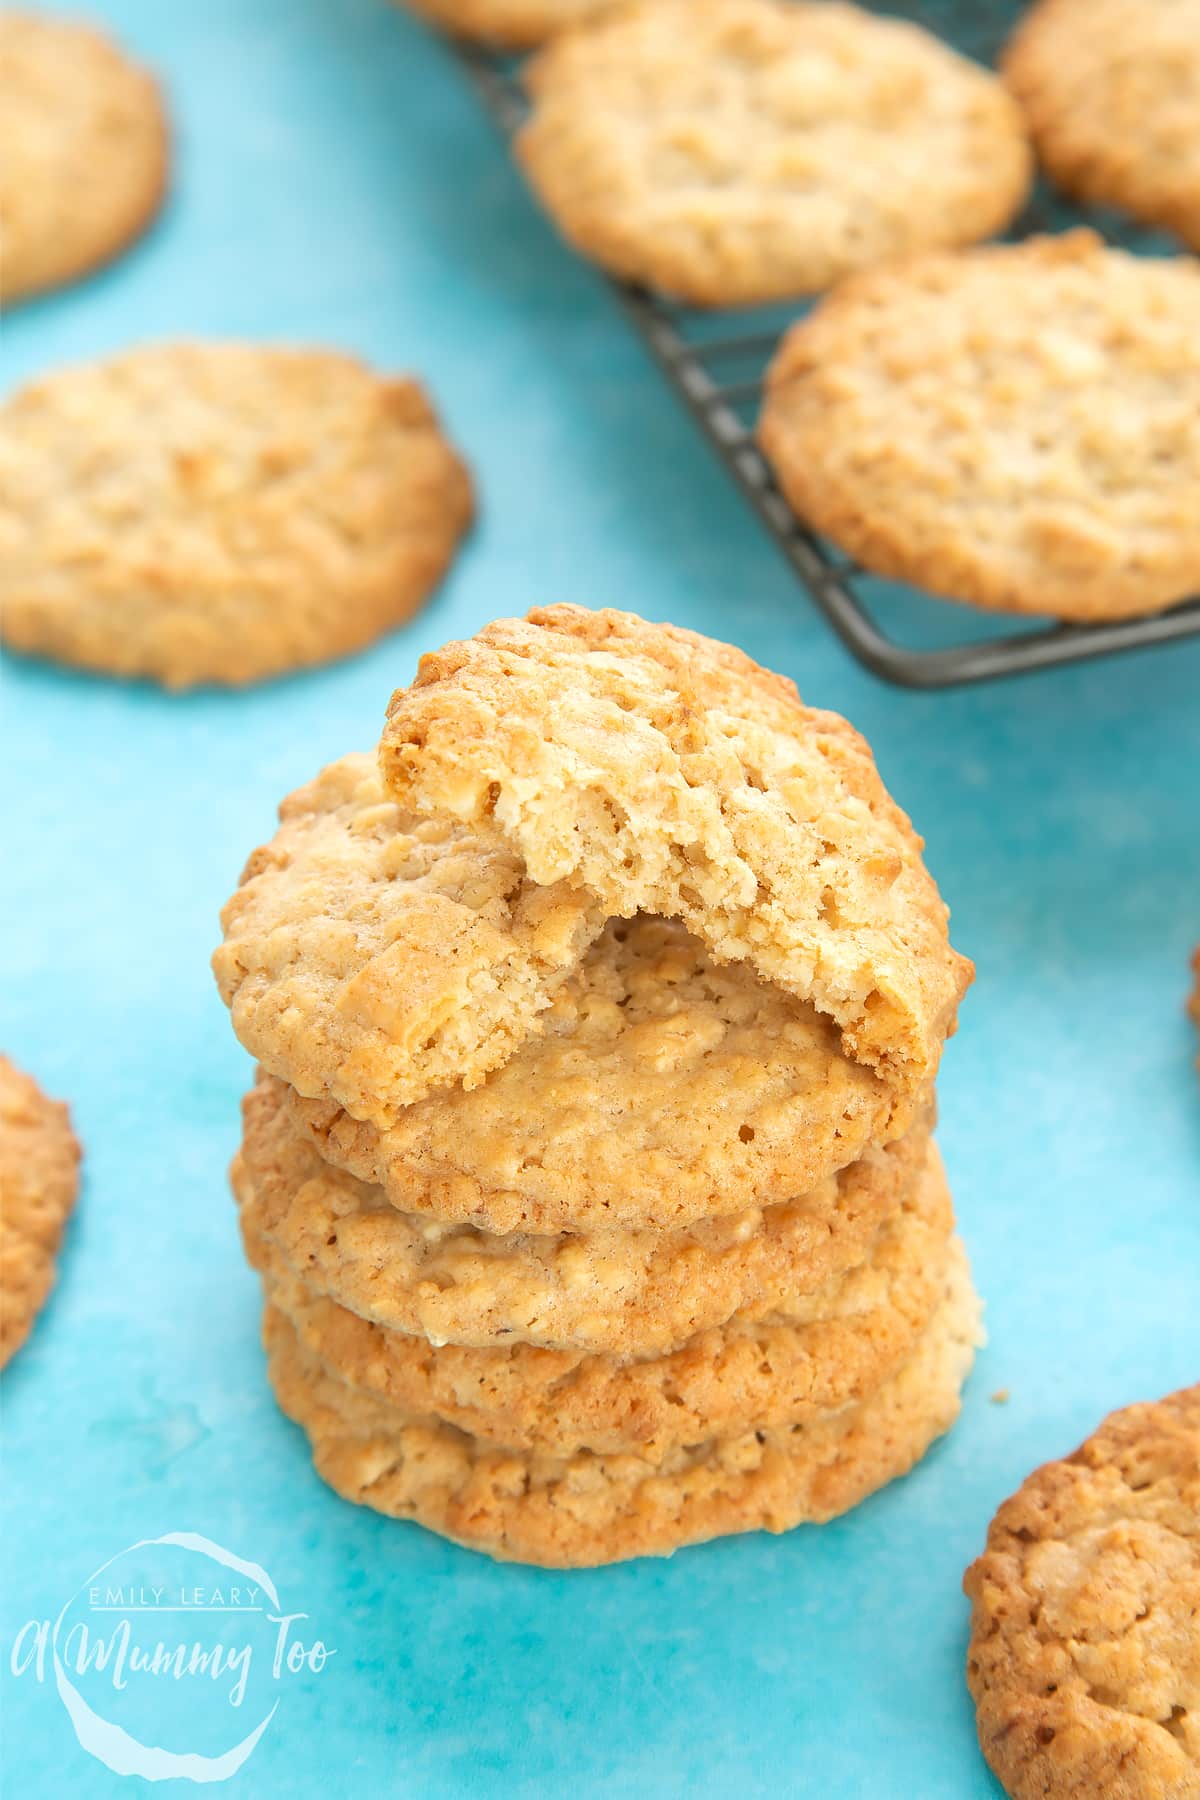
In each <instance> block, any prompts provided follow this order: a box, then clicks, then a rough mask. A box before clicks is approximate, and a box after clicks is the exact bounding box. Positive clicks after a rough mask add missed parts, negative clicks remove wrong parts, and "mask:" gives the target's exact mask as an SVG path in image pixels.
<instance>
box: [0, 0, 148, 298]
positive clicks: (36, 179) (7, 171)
mask: <svg viewBox="0 0 1200 1800" xmlns="http://www.w3.org/2000/svg"><path fill="white" fill-rule="evenodd" d="M0 92H2V93H3V95H4V156H3V158H2V159H0V299H3V300H4V302H5V303H6V304H7V303H11V302H12V301H14V300H22V299H25V298H26V297H28V296H29V295H31V294H37V293H41V292H42V291H43V290H44V289H47V288H55V287H60V286H62V285H63V284H64V283H66V282H70V281H75V280H77V279H78V278H79V277H80V276H82V275H86V274H88V273H89V272H90V271H91V270H92V269H95V268H97V267H99V265H100V264H102V263H106V262H108V261H109V260H110V259H111V258H112V257H114V256H116V255H117V254H118V253H119V252H120V251H121V250H123V249H124V248H125V247H126V245H127V244H129V243H130V242H131V241H132V239H134V238H136V237H138V236H139V235H140V233H141V232H143V231H144V230H145V229H146V227H147V226H148V225H149V223H150V221H151V220H152V219H153V218H154V215H155V214H156V213H157V211H158V209H159V207H160V205H161V204H162V200H163V196H164V194H165V192H166V186H167V175H168V163H169V155H170V146H169V142H168V126H167V120H166V114H165V112H164V109H163V103H162V99H161V97H160V95H159V91H158V87H157V84H156V83H155V81H154V79H153V77H152V76H151V75H149V74H147V73H146V71H145V70H144V69H140V68H138V66H137V65H136V64H135V63H133V62H131V61H130V60H129V59H128V57H126V56H125V54H124V53H123V51H121V50H120V49H118V47H117V46H116V45H115V44H113V43H111V42H110V41H109V39H108V38H106V37H104V36H103V35H102V34H101V33H100V32H98V31H94V30H93V29H92V28H91V27H90V26H88V25H84V24H82V23H81V22H79V21H77V20H73V19H52V18H48V17H47V16H46V15H44V14H41V13H26V12H2V13H0Z"/></svg>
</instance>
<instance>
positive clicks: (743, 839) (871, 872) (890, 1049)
mask: <svg viewBox="0 0 1200 1800" xmlns="http://www.w3.org/2000/svg"><path fill="white" fill-rule="evenodd" d="M670 3H672V4H673V0H670ZM388 714H389V716H388V723H387V725H386V727H385V729H384V733H383V736H382V738H381V740H380V760H381V765H382V768H383V772H384V777H385V779H386V781H387V783H388V785H389V787H390V789H391V791H392V792H393V793H394V794H395V796H396V797H397V798H398V799H399V800H400V801H401V803H402V804H403V805H404V806H406V807H409V808H412V809H413V810H418V811H420V812H421V813H424V814H428V815H430V816H431V817H437V816H442V817H445V816H449V817H451V818H455V819H458V820H460V821H461V822H462V823H464V824H466V825H468V826H469V827H470V828H471V829H472V830H474V831H478V832H480V833H481V834H490V835H493V836H495V837H497V838H498V839H499V840H500V841H501V842H504V843H507V844H509V845H511V847H512V848H513V850H514V851H515V852H516V853H517V854H519V855H520V856H521V857H522V859H523V861H524V864H525V866H526V868H527V870H528V872H529V874H530V876H531V877H532V879H533V880H535V881H540V882H556V881H566V882H569V883H570V884H571V886H572V887H573V888H574V889H577V890H579V891H583V892H588V893H591V894H593V895H594V896H595V897H596V899H597V901H598V902H599V904H600V905H601V907H602V909H603V910H604V912H605V913H606V914H607V915H609V916H620V917H630V916H632V915H633V914H634V913H636V912H639V911H641V912H647V913H653V914H656V915H660V916H663V917H669V918H679V919H682V921H683V923H684V924H685V925H686V926H687V927H688V929H689V930H690V931H691V932H693V933H694V934H695V936H696V937H697V938H699V939H700V940H701V942H703V943H704V944H705V945H707V947H708V948H709V950H710V951H711V952H712V954H713V956H714V958H715V959H717V960H718V961H721V962H727V963H734V962H744V963H746V964H747V965H748V966H749V967H750V968H752V969H753V970H755V971H756V972H757V974H758V975H759V976H760V977H761V978H762V979H763V980H764V981H767V982H770V983H775V984H777V985H778V986H780V987H782V988H785V989H786V990H787V991H788V992H789V993H790V994H793V995H795V996H796V997H797V998H798V999H801V1000H805V1001H808V1002H809V1003H810V1004H811V1005H813V1006H815V1007H816V1009H817V1010H818V1011H819V1012H822V1013H825V1014H827V1015H828V1016H829V1017H830V1018H832V1019H833V1021H834V1022H835V1024H836V1025H837V1026H838V1027H839V1029H840V1031H841V1041H842V1048H843V1050H844V1051H845V1052H846V1054H847V1055H848V1056H850V1057H852V1058H854V1059H855V1060H856V1061H859V1062H862V1063H864V1064H866V1065H867V1066H868V1067H869V1068H872V1069H875V1070H877V1071H878V1072H879V1074H880V1076H881V1077H882V1078H883V1080H884V1081H885V1082H886V1084H887V1085H888V1086H889V1087H890V1088H891V1089H892V1090H893V1091H895V1092H897V1093H899V1094H902V1095H912V1094H913V1093H915V1092H917V1091H919V1090H922V1089H924V1088H925V1087H926V1086H927V1084H928V1083H929V1081H930V1080H931V1079H932V1076H933V1074H934V1072H935V1070H936V1068H937V1064H938V1059H939V1057H940V1055H941V1049H942V1044H943V1042H944V1040H945V1037H946V1035H947V1033H948V1032H949V1031H950V1030H952V1029H953V1025H954V1021H955V1016H956V1012H957V1007H958V1002H959V999H960V998H961V996H962V993H963V991H964V989H965V987H966V985H967V982H968V980H969V979H970V975H971V966H970V964H969V963H967V962H966V961H965V960H964V959H963V958H962V957H960V956H957V955H956V954H955V953H954V951H952V950H951V948H950V945H949V942H948V940H947V929H946V923H947V909H946V907H945V905H944V903H943V902H942V900H941V898H940V896H939V894H938V891H937V888H936V887H935V886H934V883H933V881H932V880H931V878H930V876H929V873H928V871H927V869H926V868H925V865H924V863H923V862H922V860H921V850H922V847H923V846H922V843H921V839H920V838H919V837H918V836H917V834H916V832H915V831H914V830H913V828H912V825H911V822H910V821H909V819H908V818H907V817H906V816H905V814H904V813H903V812H901V810H900V808H899V807H898V806H897V805H896V804H895V802H894V801H893V800H892V798H891V796H890V795H889V794H888V792H887V790H886V788H885V787H884V785H883V783H882V781H881V780H880V779H879V775H878V772H877V770H876V768H875V763H874V760H873V759H872V756H871V752H870V749H869V748H868V746H867V745H866V743H865V742H864V741H863V739H862V738H861V737H860V736H859V735H858V733H857V732H856V731H854V730H853V729H852V727H851V726H849V725H848V724H847V723H846V721H845V720H844V719H842V718H839V717H838V715H837V714H836V713H828V712H818V711H815V710H814V709H812V708H811V707H806V706H804V705H802V704H801V701H800V697H799V695H798V694H797V692H796V689H795V687H794V685H793V684H792V683H791V682H790V681H788V680H786V679H785V678H784V677H783V676H780V675H774V674H771V673H770V672H769V671H767V670H765V669H762V668H760V667H759V666H758V664H757V663H754V662H752V661H751V660H750V658H749V657H748V656H745V655H743V653H742V652H741V651H740V650H736V649H734V648H732V647H731V646H730V645H728V644H719V643H716V642H714V641H713V640H712V639H711V638H705V637H701V636H699V635H698V634H697V633H695V632H691V631H682V630H680V629H679V628H678V627H676V626H672V625H653V624H649V623H647V622H646V621H645V620H644V619H639V618H638V617H636V615H634V614H632V613H625V612H615V611H603V612H589V611H588V610H587V609H586V608H584V607H578V606H552V607H546V608H544V609H539V610H537V611H535V612H532V613H530V614H529V616H528V618H527V619H499V620H497V621H496V622H495V623H494V624H491V625H488V626H487V627H486V628H485V629H484V630H482V631H481V632H479V633H478V634H477V635H476V636H475V637H473V638H469V639H467V640H466V641H465V642H464V643H458V644H448V645H446V647H445V648H444V649H442V650H440V651H437V652H436V653H434V654H432V655H429V656H425V657H422V659H421V663H420V666H419V669H418V672H417V678H416V680H415V681H414V683H413V684H412V686H411V687H409V688H405V689H402V690H401V691H400V692H399V693H397V694H395V695H394V696H393V698H392V702H391V705H390V707H389V709H388Z"/></svg>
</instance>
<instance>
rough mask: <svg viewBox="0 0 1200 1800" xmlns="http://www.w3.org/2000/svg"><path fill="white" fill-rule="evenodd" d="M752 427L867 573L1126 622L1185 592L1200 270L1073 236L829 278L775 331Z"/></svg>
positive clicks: (1198, 425)
mask: <svg viewBox="0 0 1200 1800" xmlns="http://www.w3.org/2000/svg"><path fill="white" fill-rule="evenodd" d="M759 436H760V440H761V442H762V445H763V448H764V450H765V452H766V454H767V456H768V457H769V459H770V461H771V463H772V465H773V466H774V469H775V472H776V474H777V476H778V478H779V482H780V486H781V487H782V488H783V491H784V493H785V494H786V496H787V498H788V500H789V501H790V503H791V505H792V506H793V507H794V508H795V510H796V512H797V514H798V515H799V516H800V517H801V518H803V519H804V520H806V521H807V522H808V524H809V525H811V526H812V527H813V528H814V529H815V530H817V531H820V532H822V533H824V534H825V535H826V536H828V537H829V538H831V539H832V540H833V542H834V543H835V544H838V545H839V546H840V547H841V548H842V549H844V550H846V551H848V552H849V553H850V554H851V555H852V556H854V557H856V558H857V559H858V560H859V561H860V562H861V563H862V564H863V565H864V567H866V568H867V569H869V570H872V571H874V572H875V573H876V574H880V575H886V576H890V577H893V578H896V579H899V580H903V581H910V582H913V583H914V584H915V585H917V586H918V587H924V588H927V589H928V590H929V591H930V592H931V593H935V594H941V595H944V596H945V597H946V598H948V599H952V600H963V601H969V602H972V603H974V604H975V605H977V606H984V607H991V608H994V609H996V610H999V611H1006V612H1018V613H1024V612H1028V613H1043V614H1053V615H1056V616H1058V617H1060V618H1064V619H1079V620H1089V619H1091V620H1095V619H1106V618H1124V617H1132V616H1134V615H1136V614H1139V613H1150V612H1158V611H1161V610H1162V609H1163V608H1164V607H1166V606H1169V605H1171V604H1172V603H1173V602H1176V601H1180V600H1185V599H1187V598H1188V597H1189V596H1190V595H1192V594H1195V593H1200V268H1198V267H1197V266H1196V265H1195V264H1194V263H1192V262H1191V261H1189V260H1187V259H1185V258H1182V257H1180V258H1176V259H1173V260H1168V259H1150V258H1145V257H1138V256H1130V255H1128V254H1126V253H1125V252H1123V251H1120V250H1111V249H1108V248H1107V247H1106V246H1104V245H1103V244H1102V243H1101V242H1100V240H1099V239H1098V238H1096V237H1094V236H1093V235H1092V234H1091V233H1090V232H1084V231H1077V232H1070V233H1068V234H1066V235H1065V236H1062V237H1057V238H1037V239H1030V240H1028V241H1026V242H1025V243H1021V244H1017V245H1003V246H995V247H991V248H988V249H984V250H973V251H967V252H964V253H961V254H959V255H956V256H932V257H921V258H919V259H914V260H912V261H909V262H904V263H897V264H894V265H892V266H891V267H887V268H880V269H878V270H874V271H871V272H870V273H867V274H864V275H861V276H857V277H855V278H854V279H853V280H852V281H850V282H847V283H846V284H845V285H844V286H843V287H842V288H840V289H839V290H838V291H837V292H836V293H835V294H833V295H832V296H831V297H830V298H829V299H828V300H826V301H825V302H824V303H823V304H822V305H821V306H820V307H818V308H817V310H816V311H815V312H814V313H813V314H811V315H810V317H809V318H807V319H804V320H802V321H801V322H800V323H799V324H798V325H796V326H795V327H793V329H792V330H791V332H789V334H788V335H787V337H786V338H785V339H784V342H783V345H782V347H781V349H780V350H779V352H778V354H777V356H776V358H775V360H774V362H773V364H772V365H771V369H770V371H769V373H768V377H767V396H766V403H765V406H764V409H763V415H762V420H761V422H760V425H759Z"/></svg>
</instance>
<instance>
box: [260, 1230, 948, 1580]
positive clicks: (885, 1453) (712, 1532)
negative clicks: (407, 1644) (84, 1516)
mask: <svg viewBox="0 0 1200 1800" xmlns="http://www.w3.org/2000/svg"><path fill="white" fill-rule="evenodd" d="M264 1337H265V1341H266V1345H267V1350H268V1356H269V1372H270V1377H271V1382H272V1385H273V1386H274V1389H275V1393H276V1397H277V1399H278V1401H279V1404H280V1406H281V1407H282V1408H283V1410H284V1412H286V1413H287V1414H288V1415H289V1416H290V1417H291V1418H293V1419H295V1420H296V1421H297V1422H298V1423H299V1424H300V1425H302V1426H303V1428H304V1430H305V1431H306V1433H307V1434H308V1437H309V1440H310V1442H311V1445H312V1449H313V1457H314V1461H315V1463H316V1467H317V1471H318V1473H319V1474H320V1475H321V1476H322V1478H323V1479H324V1480H326V1481H327V1482H329V1484H330V1486H331V1487H333V1488H335V1489H336V1490H337V1492H338V1493H339V1494H341V1495H343V1496H344V1498H346V1499H348V1500H353V1501H355V1502H356V1503H358V1504H359V1505H364V1506H371V1507H374V1508H375V1510H376V1511H377V1512H382V1513H387V1514H390V1515H391V1516H392V1517H394V1518H402V1519H415V1520H417V1521H418V1522H419V1523H420V1524H422V1525H425V1526H427V1527H428V1528H429V1529H430V1530H433V1531H437V1532H440V1533H441V1534H442V1535H443V1536H445V1537H449V1538H453V1539H454V1540H456V1541H457V1542H458V1543H460V1544H464V1545H466V1546H468V1547H469V1548H471V1549H476V1550H483V1551H486V1552H487V1553H488V1554H489V1555H491V1556H495V1557H498V1558H500V1559H502V1560H507V1561H519V1562H529V1563H537V1564H541V1565H543V1566H545V1567H556V1568H573V1567H585V1566H592V1565H595V1564H598V1563H608V1562H617V1561H620V1560H621V1559H622V1558H625V1557H631V1556H663V1555H669V1554H670V1552H671V1551H673V1550H676V1549H678V1548H680V1547H681V1546H682V1545H684V1544H691V1543H699V1542H701V1541H703V1540H704V1539H706V1538H711V1537H716V1536H719V1535H721V1534H723V1533H730V1532H741V1531H755V1530H759V1529H763V1530H767V1531H786V1530H789V1529H790V1528H791V1527H792V1526H793V1525H798V1524H800V1523H801V1522H803V1521H816V1520H823V1519H830V1518H833V1517H834V1516H835V1515H836V1514H838V1513H841V1512H845V1511H846V1510H847V1509H848V1508H849V1507H851V1506H855V1505H857V1504H858V1502H859V1501H860V1500H863V1499H865V1498H866V1496H867V1495H868V1494H870V1493H873V1492H874V1491H875V1489H876V1488H879V1487H882V1486H883V1485H884V1484H885V1482H888V1481H892V1480H894V1479H895V1478H896V1477H897V1476H899V1475H903V1474H905V1473H906V1472H907V1471H908V1470H909V1469H910V1468H911V1467H912V1466H913V1464H914V1463H915V1462H917V1461H918V1460H919V1458H920V1457H921V1456H923V1455H924V1453H925V1451H926V1450H927V1449H928V1448H929V1445H930V1444H931V1443H932V1442H933V1440H934V1439H935V1438H937V1437H939V1436H940V1435H941V1433H942V1432H944V1431H946V1430H948V1429H949V1427H950V1425H951V1424H952V1423H953V1422H954V1419H955V1418H956V1417H957V1414H958V1410H959V1393H960V1390H961V1387H962V1384H963V1381H964V1380H965V1378H966V1375H967V1372H968V1370H969V1369H970V1366H971V1362H972V1360H973V1357H974V1347H975V1344H976V1342H977V1341H978V1337H979V1304H978V1301H977V1300H976V1297H975V1294H974V1291H973V1289H972V1287H971V1283H970V1277H969V1274H968V1272H967V1268H966V1263H965V1259H962V1258H961V1256H960V1257H959V1259H958V1260H957V1262H956V1265H955V1266H954V1268H953V1269H952V1271H951V1274H950V1277H949V1280H948V1282H947V1290H946V1296H945V1299H944V1300H943V1302H942V1303H941V1305H940V1306H939V1307H938V1310H937V1312H936V1313H935V1315H934V1317H933V1319H932V1320H931V1321H930V1324H929V1326H928V1328H927V1329H926V1331H925V1332H924V1333H923V1334H922V1337H921V1339H920V1342H919V1344H918V1346H917V1348H916V1350H915V1352H914V1354H913V1355H912V1357H911V1358H910V1359H909V1361H908V1362H907V1363H905V1364H904V1365H903V1367H902V1368H901V1369H899V1370H898V1371H897V1372H896V1373H895V1374H894V1375H892V1376H890V1377H889V1378H888V1380H887V1381H885V1382H884V1383H883V1384H882V1385H881V1386H880V1387H879V1388H878V1389H876V1391H875V1392H874V1393H873V1394H871V1395H869V1396H867V1397H866V1398H864V1399H863V1400H861V1401H859V1402H857V1403H856V1404H853V1405H849V1406H844V1407H841V1408H839V1409H837V1410H835V1411H833V1412H830V1413H822V1414H817V1415H815V1416H814V1417H812V1418H810V1419H808V1420H806V1421H805V1422H804V1423H803V1424H799V1425H794V1426H790V1427H787V1428H784V1429H781V1430H773V1431H758V1432H755V1431H748V1432H745V1433H741V1434H739V1435H736V1436H729V1437H723V1438H721V1437H718V1438H709V1439H706V1440H704V1441H702V1442H699V1443H696V1444H693V1445H687V1446H683V1447H674V1448H667V1449H663V1450H656V1449H654V1448H653V1447H650V1446H644V1447H643V1448H642V1449H640V1450H638V1451H631V1452H626V1453H623V1454H617V1455H611V1456H596V1455H593V1454H592V1453H591V1452H589V1451H580V1452H579V1453H578V1454H576V1455H574V1456H571V1457H559V1456H555V1455H553V1454H550V1453H547V1452H544V1451H540V1450H535V1451H515V1450H499V1449H493V1448H490V1447H488V1446H487V1445H486V1444H484V1443H482V1442H481V1441H480V1440H478V1439H476V1438H474V1437H472V1436H470V1435H469V1434H468V1433H466V1432H463V1431H459V1430H457V1429H456V1428H455V1427H453V1426H450V1425H439V1424H436V1423H433V1422H431V1421H428V1420H417V1419H411V1418H408V1417H406V1416H405V1414H403V1413H401V1412H398V1411H397V1410H396V1409H395V1408H394V1407H391V1406H389V1405H387V1404H386V1403H385V1402H383V1401H380V1400H376V1399H373V1398H370V1397H368V1396H367V1395H365V1394H363V1393H361V1392H360V1391H358V1390H356V1389H353V1388H350V1387H348V1386H347V1385H346V1383H345V1382H343V1381H341V1380H340V1379H339V1378H338V1377H337V1376H335V1375H333V1374H332V1373H331V1372H330V1370H329V1369H328V1368H327V1366H326V1365H325V1364H324V1363H322V1362H321V1361H320V1359H319V1358H317V1357H315V1356H314V1355H313V1354H312V1352H311V1351H309V1350H306V1349H305V1347H304V1346H303V1345H302V1344H301V1343H300V1342H299V1341H298V1339H297V1337H296V1334H295V1332H294V1331H293V1329H292V1327H291V1325H290V1324H289V1323H288V1321H287V1320H286V1318H285V1317H284V1316H283V1314H282V1313H278V1312H275V1311H273V1310H272V1309H271V1308H268V1310H267V1314H266V1318H265V1321H264Z"/></svg>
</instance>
